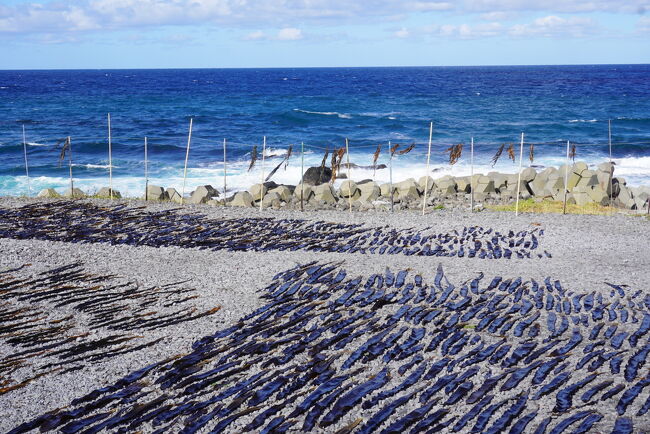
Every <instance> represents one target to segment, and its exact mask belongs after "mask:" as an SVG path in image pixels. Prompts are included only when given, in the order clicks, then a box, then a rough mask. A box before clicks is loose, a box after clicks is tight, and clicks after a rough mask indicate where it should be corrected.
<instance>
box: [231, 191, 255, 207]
mask: <svg viewBox="0 0 650 434" xmlns="http://www.w3.org/2000/svg"><path fill="white" fill-rule="evenodd" d="M228 205H229V206H241V207H246V208H251V207H252V206H253V196H251V194H250V193H249V192H247V191H239V192H237V193H236V194H235V196H234V197H233V198H232V200H231V201H230V202H228Z"/></svg>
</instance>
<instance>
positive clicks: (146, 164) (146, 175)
mask: <svg viewBox="0 0 650 434" xmlns="http://www.w3.org/2000/svg"><path fill="white" fill-rule="evenodd" d="M144 200H149V160H148V155H147V136H144Z"/></svg>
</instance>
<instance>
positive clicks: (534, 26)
mask: <svg viewBox="0 0 650 434" xmlns="http://www.w3.org/2000/svg"><path fill="white" fill-rule="evenodd" d="M581 63H650V0H591V1H566V0H537V1H524V0H461V1H445V0H440V1H438V0H436V1H429V0H414V1H410V0H402V1H394V0H365V1H346V0H68V1H65V0H30V1H24V0H0V69H22V68H24V69H51V68H203V67H209V68H222V67H223V68H230V67H310V66H421V65H422V66H428V65H512V64H581Z"/></svg>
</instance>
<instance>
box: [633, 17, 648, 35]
mask: <svg viewBox="0 0 650 434" xmlns="http://www.w3.org/2000/svg"><path fill="white" fill-rule="evenodd" d="M636 29H637V32H639V33H650V17H641V18H639V21H637V23H636Z"/></svg>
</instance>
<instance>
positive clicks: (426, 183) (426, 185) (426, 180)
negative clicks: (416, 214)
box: [422, 122, 433, 215]
mask: <svg viewBox="0 0 650 434" xmlns="http://www.w3.org/2000/svg"><path fill="white" fill-rule="evenodd" d="M432 139H433V122H431V124H429V149H428V151H427V171H426V173H425V174H424V197H423V198H422V215H424V210H425V208H426V206H427V190H429V163H430V162H431V141H432Z"/></svg>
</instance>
